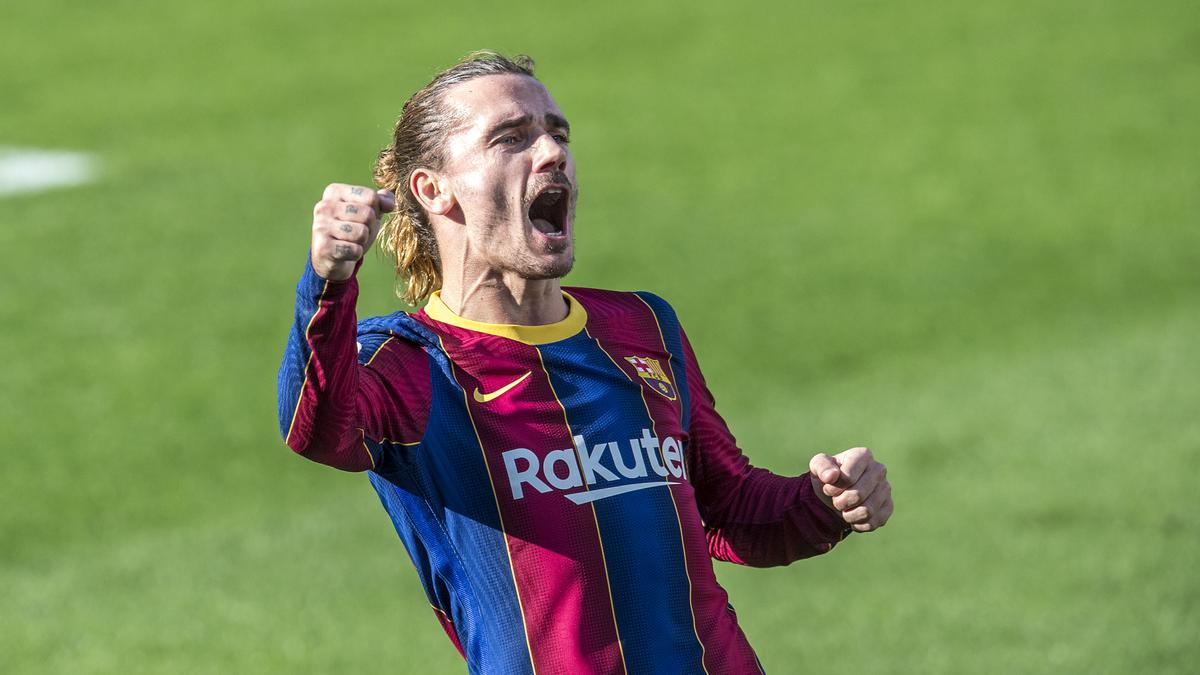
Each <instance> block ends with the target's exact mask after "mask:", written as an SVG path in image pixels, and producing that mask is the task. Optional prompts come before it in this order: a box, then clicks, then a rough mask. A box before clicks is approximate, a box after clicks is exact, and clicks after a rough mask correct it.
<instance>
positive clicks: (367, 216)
mask: <svg viewBox="0 0 1200 675" xmlns="http://www.w3.org/2000/svg"><path fill="white" fill-rule="evenodd" d="M394 208H396V197H395V195H393V194H392V193H391V192H388V191H387V190H379V191H378V192H377V191H375V190H372V189H371V188H366V187H361V186H358V185H345V184H342V183H331V184H330V185H329V186H328V187H326V188H325V194H324V195H322V196H321V201H319V202H317V205H316V206H315V207H313V234H312V265H313V269H314V270H316V272H317V274H319V275H320V276H321V277H322V278H325V279H329V280H331V281H345V280H346V279H349V278H350V276H351V275H352V274H354V266H355V265H357V264H358V261H359V260H362V257H363V256H364V255H366V253H367V249H369V248H371V243H372V242H373V241H375V235H376V234H378V233H379V214H380V213H386V212H388V211H391V210H392V209H394Z"/></svg>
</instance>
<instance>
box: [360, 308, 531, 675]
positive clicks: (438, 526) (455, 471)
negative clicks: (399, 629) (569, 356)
mask: <svg viewBox="0 0 1200 675" xmlns="http://www.w3.org/2000/svg"><path fill="white" fill-rule="evenodd" d="M363 328H367V329H369V330H371V331H384V330H386V331H388V332H389V333H391V334H395V335H397V336H399V337H402V338H404V339H407V340H411V341H413V342H417V343H420V344H424V345H426V347H427V348H426V353H427V354H429V357H430V360H431V361H430V376H431V380H432V397H431V399H432V400H431V403H430V413H429V422H428V424H427V426H426V431H425V436H424V438H423V439H422V442H421V444H420V445H417V446H392V447H391V448H390V449H389V450H388V452H387V455H386V456H385V458H384V462H383V466H381V467H379V469H378V470H377V471H378V472H377V473H376V474H373V475H372V476H371V483H372V485H373V486H374V487H375V489H376V491H377V492H379V496H380V500H381V501H382V503H383V506H384V508H385V509H386V510H387V511H388V515H390V516H391V518H392V522H393V524H394V525H395V526H396V531H397V532H398V533H400V536H401V538H402V539H404V544H405V547H406V548H407V549H408V550H409V554H410V555H411V556H412V558H413V563H414V564H415V565H416V567H417V572H418V574H419V575H420V576H421V583H422V585H423V586H424V587H425V589H426V592H427V593H429V598H430V601H431V602H432V603H434V604H435V605H438V606H439V607H440V608H441V609H443V610H444V611H445V612H446V613H447V614H448V615H449V616H450V618H451V620H452V621H453V622H454V625H455V628H456V630H457V632H458V637H459V640H460V642H461V643H462V646H463V651H464V652H466V657H467V663H468V665H469V666H470V667H471V669H472V671H473V672H475V671H476V669H485V670H487V671H488V672H503V673H530V674H532V672H533V668H532V665H531V661H530V656H529V650H528V648H527V647H526V644H527V641H526V639H525V628H524V625H525V624H524V621H523V620H522V617H521V606H520V602H519V600H518V599H517V593H516V587H515V585H514V583H513V575H512V566H511V564H510V562H509V559H508V545H507V542H506V541H505V536H504V533H503V531H502V530H501V527H500V516H499V513H498V512H497V507H496V498H495V496H494V494H493V492H492V486H491V480H490V478H489V476H488V471H487V466H486V464H485V463H484V458H483V450H482V449H481V448H480V446H479V440H478V438H477V437H476V435H475V431H474V428H473V427H472V425H471V421H470V418H469V417H468V415H467V410H466V402H465V399H464V392H463V390H462V388H461V387H459V386H458V385H457V384H455V382H456V380H455V379H453V372H452V371H451V366H450V362H449V360H448V359H447V358H446V355H445V353H444V352H442V351H441V350H440V345H439V343H438V342H437V338H436V336H434V335H432V333H431V332H430V331H429V329H428V328H426V327H424V326H422V325H421V324H419V323H417V322H416V321H415V320H413V319H411V318H409V317H408V316H407V315H404V314H402V313H397V314H393V315H390V316H389V317H381V318H380V319H376V320H370V321H369V322H363V323H362V324H360V330H362V329H363ZM431 343H432V345H438V347H433V348H430V345H431ZM437 476H441V477H443V480H435V477H437ZM447 476H453V480H445V479H444V478H445V477H447ZM436 514H443V515H444V517H445V518H444V520H442V519H439V518H438V515H436ZM405 530H411V533H410V534H409V535H407V536H406V535H405ZM416 538H419V539H420V541H419V542H417V541H415V539H416ZM410 539H414V541H412V542H410ZM414 550H415V551H416V553H415V554H414ZM451 596H452V597H453V599H454V603H453V604H451V603H450V598H451Z"/></svg>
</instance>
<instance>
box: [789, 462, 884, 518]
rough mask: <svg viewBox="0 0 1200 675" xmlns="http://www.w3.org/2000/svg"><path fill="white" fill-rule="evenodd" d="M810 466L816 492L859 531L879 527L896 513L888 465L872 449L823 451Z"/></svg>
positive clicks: (827, 504) (826, 503)
mask: <svg viewBox="0 0 1200 675" xmlns="http://www.w3.org/2000/svg"><path fill="white" fill-rule="evenodd" d="M808 470H809V472H810V474H811V477H812V486H813V492H815V493H817V495H818V496H819V497H820V498H821V501H823V502H825V505H826V506H828V507H829V508H831V509H833V510H835V511H837V512H838V513H840V514H841V515H842V519H843V520H845V521H846V522H847V523H849V524H850V526H851V527H853V528H854V530H855V531H856V532H870V531H872V530H878V529H879V528H881V527H883V526H884V525H885V524H886V523H887V521H888V518H891V517H892V509H893V506H892V485H891V483H889V482H888V479H887V467H886V466H884V465H882V464H880V463H879V462H877V461H875V458H874V457H873V456H872V455H871V451H870V449H868V448H851V449H849V450H846V451H845V452H839V453H838V454H836V455H833V456H829V455H826V454H824V453H821V454H819V455H817V456H815V457H813V458H812V461H810V462H809V463H808Z"/></svg>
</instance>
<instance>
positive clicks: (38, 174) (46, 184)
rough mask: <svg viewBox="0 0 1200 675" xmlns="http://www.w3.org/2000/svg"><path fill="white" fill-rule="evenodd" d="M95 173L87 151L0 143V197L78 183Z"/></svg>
mask: <svg viewBox="0 0 1200 675" xmlns="http://www.w3.org/2000/svg"><path fill="white" fill-rule="evenodd" d="M95 177H96V161H95V160H94V159H93V158H92V157H91V156H90V155H85V154H83V153H80V152H66V151H63V150H37V149H35V148H13V147H4V146H0V197H8V196H11V195H17V194H22V193H26V192H40V191H42V190H51V189H54V188H60V187H69V186H71V185H82V184H84V183H88V182H91V181H92V180H94V179H95Z"/></svg>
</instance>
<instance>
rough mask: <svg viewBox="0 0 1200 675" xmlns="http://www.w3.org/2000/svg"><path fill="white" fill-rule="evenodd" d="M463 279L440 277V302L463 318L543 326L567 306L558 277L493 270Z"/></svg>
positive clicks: (555, 319)
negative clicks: (535, 277)
mask: <svg viewBox="0 0 1200 675" xmlns="http://www.w3.org/2000/svg"><path fill="white" fill-rule="evenodd" d="M464 281H466V280H465V279H444V280H443V285H442V302H444V303H445V304H446V307H447V308H448V309H449V310H450V311H452V312H454V313H455V314H457V315H458V316H461V317H462V318H464V319H470V320H471V321H478V322H480V323H499V324H515V325H518V326H544V325H546V324H551V323H556V322H559V321H562V320H563V319H565V318H566V317H567V312H568V309H569V308H568V306H567V301H566V299H565V298H564V297H563V294H562V284H561V283H560V282H559V280H558V279H522V278H520V277H518V276H516V275H515V274H512V273H498V272H497V273H490V274H486V275H483V276H481V277H480V278H478V279H475V280H472V281H470V282H469V283H463V282H464Z"/></svg>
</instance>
